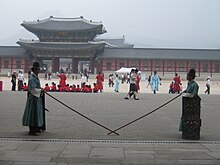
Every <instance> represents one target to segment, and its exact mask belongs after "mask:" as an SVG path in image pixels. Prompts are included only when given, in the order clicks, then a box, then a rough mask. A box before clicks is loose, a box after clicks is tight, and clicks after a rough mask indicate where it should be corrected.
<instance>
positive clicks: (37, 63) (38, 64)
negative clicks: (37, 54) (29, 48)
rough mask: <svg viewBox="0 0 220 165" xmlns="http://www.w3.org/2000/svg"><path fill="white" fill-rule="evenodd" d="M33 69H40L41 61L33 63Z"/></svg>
mask: <svg viewBox="0 0 220 165" xmlns="http://www.w3.org/2000/svg"><path fill="white" fill-rule="evenodd" d="M32 69H40V63H39V62H37V61H36V62H34V63H33V66H32Z"/></svg>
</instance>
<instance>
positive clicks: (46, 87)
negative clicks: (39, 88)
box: [44, 83, 50, 92]
mask: <svg viewBox="0 0 220 165" xmlns="http://www.w3.org/2000/svg"><path fill="white" fill-rule="evenodd" d="M44 90H45V91H47V92H48V91H50V87H49V85H48V83H46V84H45V87H44Z"/></svg>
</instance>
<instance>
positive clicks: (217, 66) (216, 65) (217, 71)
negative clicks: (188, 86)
mask: <svg viewBox="0 0 220 165" xmlns="http://www.w3.org/2000/svg"><path fill="white" fill-rule="evenodd" d="M215 73H219V64H215Z"/></svg>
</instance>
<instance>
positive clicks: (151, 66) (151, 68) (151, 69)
mask: <svg viewBox="0 0 220 165" xmlns="http://www.w3.org/2000/svg"><path fill="white" fill-rule="evenodd" d="M150 63H151V64H150V72H151V75H152V73H153V60H151V61H150Z"/></svg>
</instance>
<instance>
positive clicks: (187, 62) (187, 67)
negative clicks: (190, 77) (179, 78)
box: [186, 61, 189, 72]
mask: <svg viewBox="0 0 220 165" xmlns="http://www.w3.org/2000/svg"><path fill="white" fill-rule="evenodd" d="M188 70H189V61H186V72H188Z"/></svg>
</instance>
